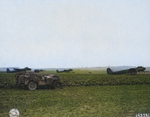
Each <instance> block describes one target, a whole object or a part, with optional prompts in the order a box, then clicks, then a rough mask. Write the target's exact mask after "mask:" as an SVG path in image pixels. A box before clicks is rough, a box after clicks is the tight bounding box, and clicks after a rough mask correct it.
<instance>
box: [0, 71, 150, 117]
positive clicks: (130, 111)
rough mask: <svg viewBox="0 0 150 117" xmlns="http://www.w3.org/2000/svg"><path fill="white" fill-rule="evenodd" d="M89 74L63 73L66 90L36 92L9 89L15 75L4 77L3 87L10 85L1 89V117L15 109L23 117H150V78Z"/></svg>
mask: <svg viewBox="0 0 150 117" xmlns="http://www.w3.org/2000/svg"><path fill="white" fill-rule="evenodd" d="M89 72H90V71H88V70H83V71H82V70H76V71H74V73H60V74H59V75H60V76H61V77H62V79H63V80H62V82H63V85H64V87H63V89H56V90H51V89H47V88H45V87H40V88H39V89H38V90H35V91H29V90H26V89H24V88H17V87H14V86H13V85H12V87H9V85H10V84H11V83H12V82H13V77H14V74H6V73H3V74H0V83H1V84H2V85H8V86H2V87H1V89H0V117H8V113H9V111H10V109H12V108H17V109H18V110H19V112H20V117H135V115H136V114H138V113H150V106H149V104H150V75H149V74H143V75H142V74H141V75H139V74H138V75H107V74H106V73H105V71H101V72H99V71H97V70H96V71H92V73H89ZM45 73H55V71H45ZM143 79H144V80H143ZM84 81H85V82H84ZM2 82H3V83H2ZM97 82H98V83H97ZM113 83H114V85H112V84H113ZM115 83H120V85H116V84H115ZM126 83H127V84H128V85H124V84H126ZM88 84H90V85H88ZM133 84H134V85H133Z"/></svg>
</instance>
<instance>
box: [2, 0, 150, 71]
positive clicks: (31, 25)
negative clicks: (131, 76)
mask: <svg viewBox="0 0 150 117" xmlns="http://www.w3.org/2000/svg"><path fill="white" fill-rule="evenodd" d="M0 54H1V56H0V67H26V66H28V67H31V68H39V67H40V68H68V67H71V68H73V67H97V66H122V65H125V66H139V65H142V66H150V0H0Z"/></svg>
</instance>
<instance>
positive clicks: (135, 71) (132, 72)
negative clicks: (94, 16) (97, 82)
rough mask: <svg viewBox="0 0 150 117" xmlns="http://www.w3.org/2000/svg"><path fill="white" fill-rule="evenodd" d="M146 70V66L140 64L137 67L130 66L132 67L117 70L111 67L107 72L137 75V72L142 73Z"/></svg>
mask: <svg viewBox="0 0 150 117" xmlns="http://www.w3.org/2000/svg"><path fill="white" fill-rule="evenodd" d="M145 70H146V68H145V67H142V66H138V67H136V68H130V69H125V70H120V71H115V72H113V71H112V70H111V69H110V68H107V74H131V75H136V74H137V73H141V72H143V73H144V71H145Z"/></svg>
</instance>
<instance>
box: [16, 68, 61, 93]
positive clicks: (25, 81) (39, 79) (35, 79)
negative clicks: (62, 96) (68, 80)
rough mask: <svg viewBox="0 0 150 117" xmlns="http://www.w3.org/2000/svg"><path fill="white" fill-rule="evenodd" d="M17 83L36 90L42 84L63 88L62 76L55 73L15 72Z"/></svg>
mask: <svg viewBox="0 0 150 117" xmlns="http://www.w3.org/2000/svg"><path fill="white" fill-rule="evenodd" d="M15 83H16V85H19V86H20V85H24V86H26V87H27V88H28V89H29V90H36V89H37V88H38V86H40V85H46V86H48V87H50V88H54V89H56V88H60V89H61V88H62V83H61V82H60V76H57V75H54V74H48V75H44V74H42V73H35V72H32V71H22V72H18V73H16V74H15Z"/></svg>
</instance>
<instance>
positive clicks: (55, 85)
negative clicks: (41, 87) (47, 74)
mask: <svg viewBox="0 0 150 117" xmlns="http://www.w3.org/2000/svg"><path fill="white" fill-rule="evenodd" d="M53 88H54V89H57V88H58V89H62V84H61V82H59V81H56V82H54V85H53Z"/></svg>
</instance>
